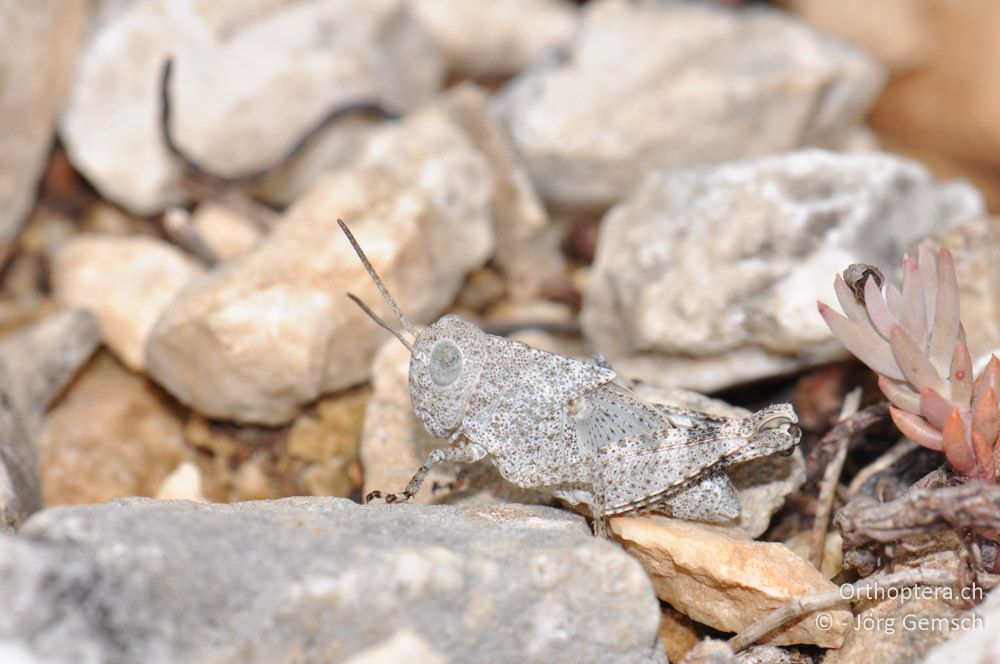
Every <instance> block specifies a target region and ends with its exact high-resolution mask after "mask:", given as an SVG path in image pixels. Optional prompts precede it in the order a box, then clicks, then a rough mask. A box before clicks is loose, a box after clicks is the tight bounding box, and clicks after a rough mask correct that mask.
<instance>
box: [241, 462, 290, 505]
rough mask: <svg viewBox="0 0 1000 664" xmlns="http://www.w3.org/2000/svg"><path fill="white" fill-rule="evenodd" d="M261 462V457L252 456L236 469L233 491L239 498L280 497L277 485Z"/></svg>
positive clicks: (261, 498) (265, 498)
mask: <svg viewBox="0 0 1000 664" xmlns="http://www.w3.org/2000/svg"><path fill="white" fill-rule="evenodd" d="M261 464H262V461H261V460H260V459H255V458H251V459H250V460H248V461H247V462H246V463H244V464H242V465H241V466H240V467H239V469H238V470H237V471H236V473H235V475H234V477H233V492H234V494H235V496H236V499H237V500H268V499H271V498H277V497H278V495H279V493H278V490H277V487H275V486H274V483H273V482H272V481H271V478H270V477H268V475H267V473H266V472H265V471H264V468H263V467H262V465H261Z"/></svg>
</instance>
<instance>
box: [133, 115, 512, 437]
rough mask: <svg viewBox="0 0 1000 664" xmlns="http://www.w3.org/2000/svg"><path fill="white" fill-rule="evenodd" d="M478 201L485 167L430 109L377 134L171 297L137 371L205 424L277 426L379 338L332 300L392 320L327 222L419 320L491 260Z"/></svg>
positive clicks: (336, 381)
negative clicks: (340, 222)
mask: <svg viewBox="0 0 1000 664" xmlns="http://www.w3.org/2000/svg"><path fill="white" fill-rule="evenodd" d="M492 195H493V187H492V178H491V176H490V171H489V168H488V166H487V164H486V162H485V160H483V158H482V157H481V156H480V155H479V153H478V152H477V151H475V150H474V149H473V148H472V146H471V145H470V144H469V142H468V140H467V139H466V138H465V135H464V133H463V132H462V131H461V129H459V128H458V127H456V126H455V124H454V123H453V122H451V121H450V120H449V119H448V118H447V117H446V116H444V115H443V114H442V113H441V112H440V111H438V110H436V109H433V108H432V109H428V110H426V111H424V112H421V113H418V114H415V115H413V116H411V117H410V118H408V119H407V120H406V122H404V123H400V124H398V125H394V126H391V127H387V128H386V129H385V130H384V131H383V132H381V133H379V134H378V135H376V136H374V137H373V138H372V140H371V141H370V142H369V143H368V146H367V148H366V150H365V152H364V153H363V154H362V155H361V156H360V158H359V162H358V164H357V165H356V166H355V167H353V168H351V169H349V170H345V171H339V172H336V173H332V174H330V175H328V176H327V177H325V178H323V179H322V180H319V181H317V183H316V184H315V186H314V188H313V189H312V190H311V191H310V193H309V194H308V195H307V196H305V197H304V198H303V199H302V200H301V201H300V202H299V203H297V204H296V205H295V206H294V207H293V208H292V209H291V210H290V211H289V212H288V213H287V215H286V217H285V218H284V219H283V220H282V221H280V222H279V223H278V224H277V226H276V227H275V229H274V230H273V231H272V232H271V234H270V235H269V236H268V237H267V239H266V240H264V241H263V242H261V243H260V244H259V245H258V246H257V247H256V248H255V249H254V250H253V251H251V252H249V253H247V254H244V255H242V256H240V257H238V258H236V259H233V260H232V261H230V262H228V263H226V264H225V265H223V266H222V267H221V268H220V269H218V270H216V271H215V272H213V273H211V274H209V275H206V276H205V277H204V278H203V279H201V280H199V281H198V283H197V284H193V285H192V287H191V288H188V289H186V290H185V292H184V293H183V294H182V295H181V296H180V297H179V298H177V299H176V300H174V302H173V303H172V304H171V305H170V306H169V307H168V308H167V309H166V311H164V313H163V315H162V316H161V318H160V319H159V321H158V322H157V324H156V326H155V327H154V329H153V332H152V333H151V336H150V339H149V343H148V345H147V349H146V366H147V369H148V371H149V372H150V375H152V376H153V377H154V378H155V379H156V380H157V381H158V382H159V383H160V384H162V385H163V386H165V387H166V388H167V389H168V390H169V391H170V392H171V393H172V394H173V395H174V396H176V397H177V398H178V399H180V400H181V401H183V402H184V403H187V404H189V405H191V406H193V407H194V408H196V409H197V410H199V411H200V412H202V413H204V414H206V415H209V416H211V417H217V418H223V419H233V420H238V421H242V422H255V423H262V424H280V423H283V422H287V421H289V420H291V419H292V418H293V417H294V416H295V414H296V412H297V410H298V408H299V407H300V406H301V405H302V404H304V403H306V402H309V401H311V400H313V399H315V398H316V397H317V396H319V395H320V394H323V393H326V392H331V391H335V390H338V389H342V388H345V387H348V386H351V385H354V384H357V383H360V382H362V381H364V380H365V379H366V378H367V377H368V374H369V369H370V363H371V358H372V357H373V355H374V353H375V350H376V349H377V347H378V345H379V344H380V343H381V342H382V341H383V340H384V339H385V338H386V335H385V334H384V333H382V332H380V331H379V330H378V329H377V327H376V325H375V323H374V322H372V321H371V320H369V319H368V318H367V316H365V315H364V313H362V312H361V311H360V310H359V309H358V307H356V306H355V305H354V304H353V303H352V302H351V301H350V300H348V299H347V297H346V293H354V294H356V295H357V296H359V297H360V298H361V299H362V300H364V301H365V302H367V303H368V304H369V306H371V307H372V308H374V310H375V311H376V312H379V315H381V316H383V317H384V318H385V319H386V320H392V314H391V312H389V311H388V307H387V306H386V305H385V303H384V302H383V301H382V297H381V296H380V295H379V294H378V291H377V290H376V289H375V286H374V285H373V284H372V282H371V280H370V279H369V277H368V275H367V274H366V272H365V270H364V268H363V267H362V265H361V262H360V261H359V260H358V258H357V256H356V255H355V254H354V251H353V249H352V248H351V245H350V244H349V243H348V242H347V239H346V238H345V237H344V236H343V233H342V232H341V231H340V229H339V228H338V226H337V218H338V217H342V218H343V219H344V220H345V221H347V222H348V223H349V224H350V226H351V228H352V230H353V231H354V233H355V235H356V236H357V237H358V241H359V242H360V243H361V245H362V247H364V249H365V251H366V253H367V254H368V256H369V257H370V259H371V260H372V262H373V264H374V266H375V269H376V270H377V271H378V272H379V274H381V276H382V279H383V281H384V282H385V283H386V286H387V287H388V288H389V290H390V292H391V293H393V296H394V297H395V299H396V300H397V301H398V302H399V303H400V306H401V307H402V308H403V310H404V311H405V312H406V314H407V315H408V316H409V317H410V318H412V319H413V320H415V321H417V322H426V321H429V320H432V319H435V318H436V317H437V315H438V314H439V313H440V312H441V311H442V310H443V309H444V308H445V307H446V306H447V305H448V304H449V303H450V302H451V301H452V299H453V298H454V296H455V294H456V293H457V292H458V289H459V287H460V286H461V282H462V279H463V277H464V275H465V273H466V272H467V271H469V270H471V269H472V268H475V267H478V266H479V265H482V264H483V263H484V262H485V261H486V259H487V258H488V257H489V256H490V255H491V254H492V252H493V248H494V239H493V232H492V226H491V218H490V201H491V199H492ZM393 322H395V321H393Z"/></svg>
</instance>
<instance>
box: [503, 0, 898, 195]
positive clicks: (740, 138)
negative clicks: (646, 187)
mask: <svg viewBox="0 0 1000 664" xmlns="http://www.w3.org/2000/svg"><path fill="white" fill-rule="evenodd" d="M882 78H883V73H882V70H881V67H880V66H879V65H878V64H876V63H875V62H874V61H873V60H871V59H870V58H868V57H867V56H866V55H864V54H863V53H862V52H860V51H858V50H856V49H855V48H853V47H851V46H849V45H847V44H844V43H841V42H838V41H835V40H833V39H830V38H827V37H824V36H822V35H820V34H817V33H815V32H813V31H812V30H810V29H808V28H806V27H805V26H804V25H802V24H801V23H799V22H797V21H795V20H794V19H792V18H789V17H788V16H786V15H783V14H780V13H776V12H774V11H770V10H766V9H763V8H747V9H743V10H740V11H736V10H734V9H727V8H724V7H721V6H719V4H718V3H713V4H707V3H687V2H663V3H632V2H627V1H626V0H602V1H601V2H595V3H592V4H591V5H590V6H589V8H588V11H587V12H586V17H585V19H584V21H583V26H582V27H581V30H580V32H579V34H577V35H576V38H575V39H574V40H573V43H572V46H571V47H570V48H569V53H568V54H567V55H566V56H565V57H564V58H563V60H562V61H561V62H547V63H544V64H543V65H541V66H538V67H536V68H534V69H532V70H529V71H527V72H525V73H524V74H522V75H521V76H520V77H518V78H517V79H515V80H514V81H513V82H512V83H510V84H509V85H508V87H507V88H506V89H505V90H504V91H503V92H502V94H501V97H500V99H498V102H497V110H498V112H499V114H500V116H501V118H502V119H503V121H504V122H505V124H506V126H507V129H508V131H509V133H510V135H511V138H512V140H513V142H514V144H515V146H516V147H517V149H518V151H519V152H520V154H521V155H522V157H523V158H524V161H525V163H526V165H527V167H528V171H529V172H530V173H531V176H532V178H533V179H534V181H535V183H536V185H537V186H538V187H539V190H540V191H541V193H542V195H543V196H544V197H545V198H547V199H549V200H550V201H552V202H554V203H556V204H559V205H560V206H564V207H570V208H588V207H589V208H604V207H607V206H608V205H611V204H613V203H615V202H616V201H618V200H619V199H621V198H622V197H623V196H624V195H625V194H626V193H628V192H629V191H630V190H631V189H632V188H633V187H634V186H635V184H636V183H637V182H639V181H640V180H641V179H642V177H643V176H644V175H646V174H647V173H649V172H651V171H654V170H657V169H660V168H665V167H679V166H687V165H691V164H699V163H706V162H716V161H720V160H728V159H736V158H740V157H750V156H756V155H762V154H768V153H776V152H782V151H786V150H792V149H794V148H797V147H800V146H806V145H822V146H831V147H832V146H839V145H840V144H841V143H843V142H844V141H848V140H849V136H850V135H851V134H853V133H854V132H855V130H854V128H855V127H857V126H858V125H860V124H861V123H862V121H863V118H864V116H865V113H866V112H867V110H868V108H869V106H870V105H871V104H872V102H873V100H874V98H875V96H876V95H877V94H878V92H879V89H880V88H881V85H882ZM570 99H571V100H572V103H567V100H570Z"/></svg>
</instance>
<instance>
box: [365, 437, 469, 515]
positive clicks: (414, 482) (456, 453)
mask: <svg viewBox="0 0 1000 664" xmlns="http://www.w3.org/2000/svg"><path fill="white" fill-rule="evenodd" d="M452 441H456V442H455V443H454V444H453V445H446V446H444V447H439V448H437V449H436V450H434V451H432V452H431V453H430V454H429V455H427V460H426V461H424V464H423V465H422V466H420V468H418V469H417V472H416V473H414V474H413V478H412V479H411V480H410V483H409V484H407V485H406V488H405V489H403V490H402V491H401V492H400V493H385V492H384V491H378V490H376V491H372V492H371V493H369V494H368V495H367V496H365V502H366V503H368V502H371V501H373V500H376V499H378V498H384V499H385V502H387V503H399V502H406V501H407V500H409V499H410V498H412V497H413V496H415V495H416V494H417V491H419V490H420V485H421V484H423V483H424V478H426V477H427V473H429V472H430V470H431V468H433V467H434V466H436V465H438V464H440V463H445V462H448V461H451V462H455V463H472V462H473V461H479V460H480V459H482V458H483V457H484V456H486V450H484V449H483V448H482V447H480V446H479V445H476V444H475V443H473V442H471V441H468V440H466V439H465V438H461V437H460V436H459V435H458V434H456V435H455V436H453V437H452Z"/></svg>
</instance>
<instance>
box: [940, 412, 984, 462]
mask: <svg viewBox="0 0 1000 664" xmlns="http://www.w3.org/2000/svg"><path fill="white" fill-rule="evenodd" d="M941 435H942V438H943V439H944V447H943V450H944V456H945V458H946V459H948V463H950V464H951V467H952V468H954V469H955V471H956V472H958V473H959V474H960V475H963V476H965V477H972V476H973V475H975V473H976V459H975V457H974V456H973V454H972V446H971V445H970V444H969V441H968V440H966V438H965V425H964V424H963V423H962V417H961V415H959V413H958V409H957V408H956V409H954V410H952V411H951V414H949V415H948V419H947V420H945V423H944V430H943V431H942V432H941Z"/></svg>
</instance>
